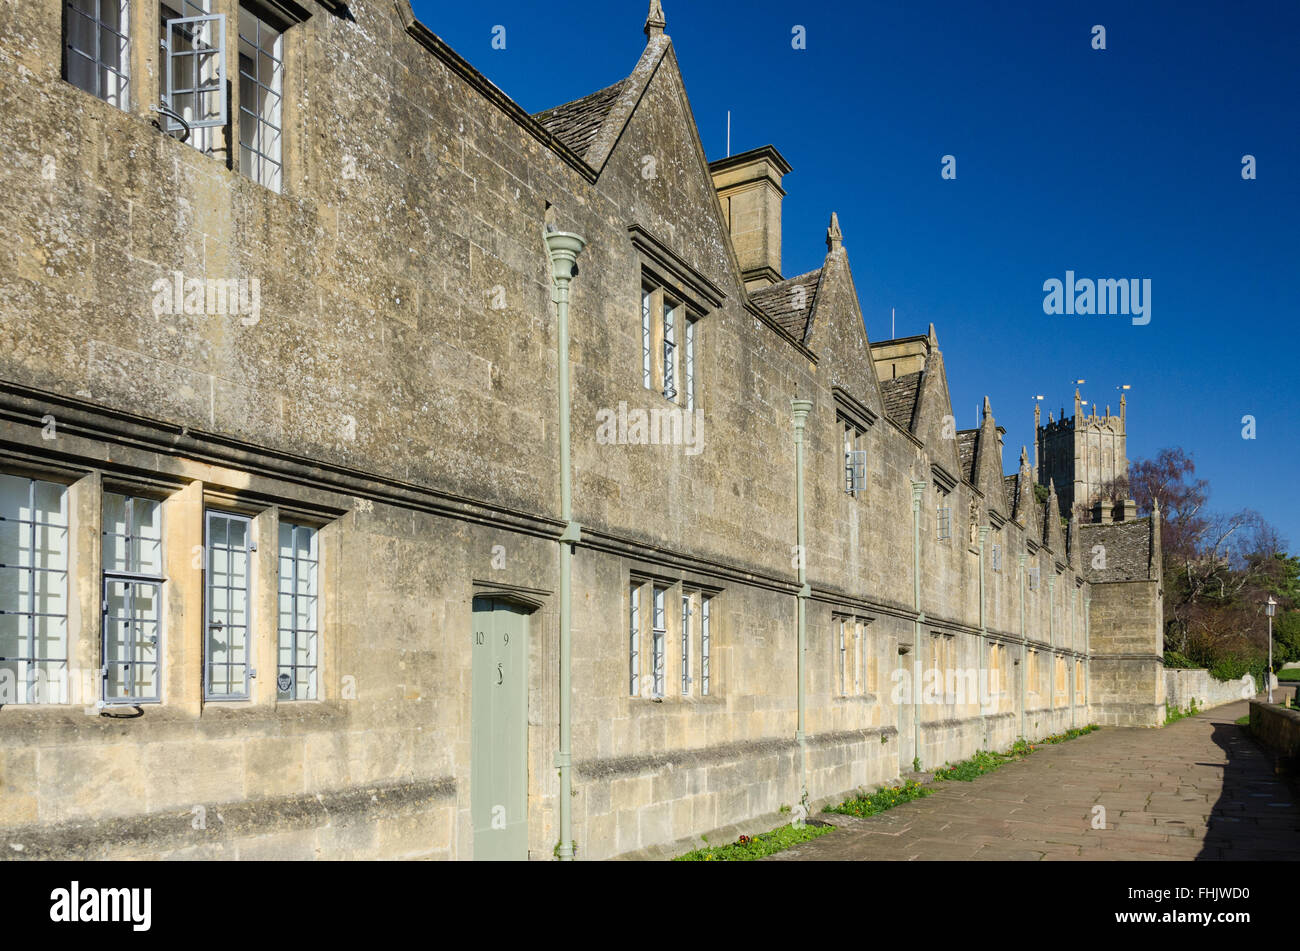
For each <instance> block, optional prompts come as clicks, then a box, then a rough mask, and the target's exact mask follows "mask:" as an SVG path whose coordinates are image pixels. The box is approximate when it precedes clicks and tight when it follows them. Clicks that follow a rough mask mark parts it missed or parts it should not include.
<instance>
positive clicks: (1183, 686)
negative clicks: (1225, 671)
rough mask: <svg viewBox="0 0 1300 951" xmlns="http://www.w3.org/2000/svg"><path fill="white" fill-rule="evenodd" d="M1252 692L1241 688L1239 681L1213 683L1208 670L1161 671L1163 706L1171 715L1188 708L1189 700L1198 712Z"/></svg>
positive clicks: (1246, 695)
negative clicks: (1163, 679)
mask: <svg viewBox="0 0 1300 951" xmlns="http://www.w3.org/2000/svg"><path fill="white" fill-rule="evenodd" d="M1243 689H1244V690H1246V691H1247V693H1243V692H1242V691H1243ZM1254 692H1255V691H1254V688H1253V686H1243V683H1242V681H1239V680H1228V681H1223V680H1216V679H1215V678H1213V677H1211V676H1210V672H1209V671H1208V670H1183V669H1178V668H1174V667H1168V668H1166V669H1165V703H1166V705H1167V706H1168V709H1169V710H1170V711H1171V712H1172V711H1174V710H1186V709H1188V707H1190V706H1191V702H1192V700H1193V699H1195V700H1196V706H1197V708H1198V709H1201V710H1208V709H1210V708H1211V707H1219V706H1222V705H1223V704H1225V703H1235V702H1236V701H1238V700H1242V699H1245V698H1246V697H1248V696H1250V695H1253V694H1254Z"/></svg>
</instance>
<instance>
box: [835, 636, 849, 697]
mask: <svg viewBox="0 0 1300 951" xmlns="http://www.w3.org/2000/svg"><path fill="white" fill-rule="evenodd" d="M835 627H836V629H837V631H838V634H839V645H838V646H839V649H838V650H837V651H836V657H837V659H838V662H839V663H838V667H839V674H840V676H839V681H840V696H841V697H847V696H848V695H849V639H848V630H847V627H848V621H847V620H846V619H844V618H839V619H837V622H836V625H835Z"/></svg>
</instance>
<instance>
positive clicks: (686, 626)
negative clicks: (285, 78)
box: [682, 591, 695, 697]
mask: <svg viewBox="0 0 1300 951" xmlns="http://www.w3.org/2000/svg"><path fill="white" fill-rule="evenodd" d="M693 597H694V595H693V594H692V592H690V591H683V592H682V696H683V697H689V696H690V695H691V683H692V679H691V618H692V617H694V614H695V611H694V609H693V608H692V606H691V605H692V599H693Z"/></svg>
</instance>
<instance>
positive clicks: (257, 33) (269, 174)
mask: <svg viewBox="0 0 1300 951" xmlns="http://www.w3.org/2000/svg"><path fill="white" fill-rule="evenodd" d="M246 17H247V18H248V19H249V20H251V21H253V22H252V24H251V26H252V28H253V34H254V35H253V36H251V37H250V36H248V35H246V30H247V29H248V26H249V25H250V24H247V23H246V22H245V18H246ZM263 31H266V33H267V34H268V35H270V36H271V39H270V46H269V47H266V46H263V42H264V40H263ZM237 32H238V35H239V42H238V56H239V110H238V113H237V115H238V122H237V125H238V128H237V129H236V130H235V138H236V139H237V140H238V142H239V171H240V174H242V175H244V176H245V177H246V178H250V179H252V180H253V181H255V182H257V183H258V184H260V185H262V186H264V187H266V188H269V189H270V190H271V191H273V192H277V193H278V192H282V191H283V190H284V33H285V31H284V30H282V29H280V28H278V27H276V26H275V25H274V24H272V23H269V22H267V21H266V20H264V19H262V18H261V17H260V16H258V14H257V11H256V10H255V9H253V8H252V7H250V6H248V5H247V4H245V3H242V2H241V3H240V4H239V28H238V31H237ZM246 45H247V47H248V48H250V49H252V50H253V51H254V56H253V59H254V60H255V63H254V66H253V72H252V73H251V74H250V73H249V72H248V71H247V70H246V69H245V67H244V59H245V56H244V49H245V46H246ZM263 57H265V58H266V59H268V60H269V61H270V64H271V75H270V76H269V77H264V76H262V61H263ZM248 90H253V97H254V104H255V105H256V106H257V109H256V111H254V110H253V109H250V108H249V107H248V106H246V105H245V101H246V97H247V96H248V92H247V91H248ZM258 91H261V92H263V93H264V95H265V102H261V103H259V102H258V99H257V96H258ZM272 99H273V100H274V102H272ZM271 116H274V117H275V118H276V119H277V120H278V122H273V121H272V120H271V118H270V117H271ZM245 118H247V119H249V120H251V122H252V124H253V137H254V139H255V140H256V141H255V142H250V141H248V139H247V138H246V137H245V134H244V124H245ZM267 130H270V133H271V134H270V135H269V140H270V144H269V145H268V143H267V140H266V139H267V138H268V136H267Z"/></svg>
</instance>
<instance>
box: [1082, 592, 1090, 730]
mask: <svg viewBox="0 0 1300 951" xmlns="http://www.w3.org/2000/svg"><path fill="white" fill-rule="evenodd" d="M1083 656H1084V658H1085V659H1084V662H1083V706H1084V709H1086V710H1088V717H1089V719H1091V718H1092V710H1091V709H1090V705H1091V704H1092V598H1090V597H1088V596H1087V595H1084V597H1083Z"/></svg>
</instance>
